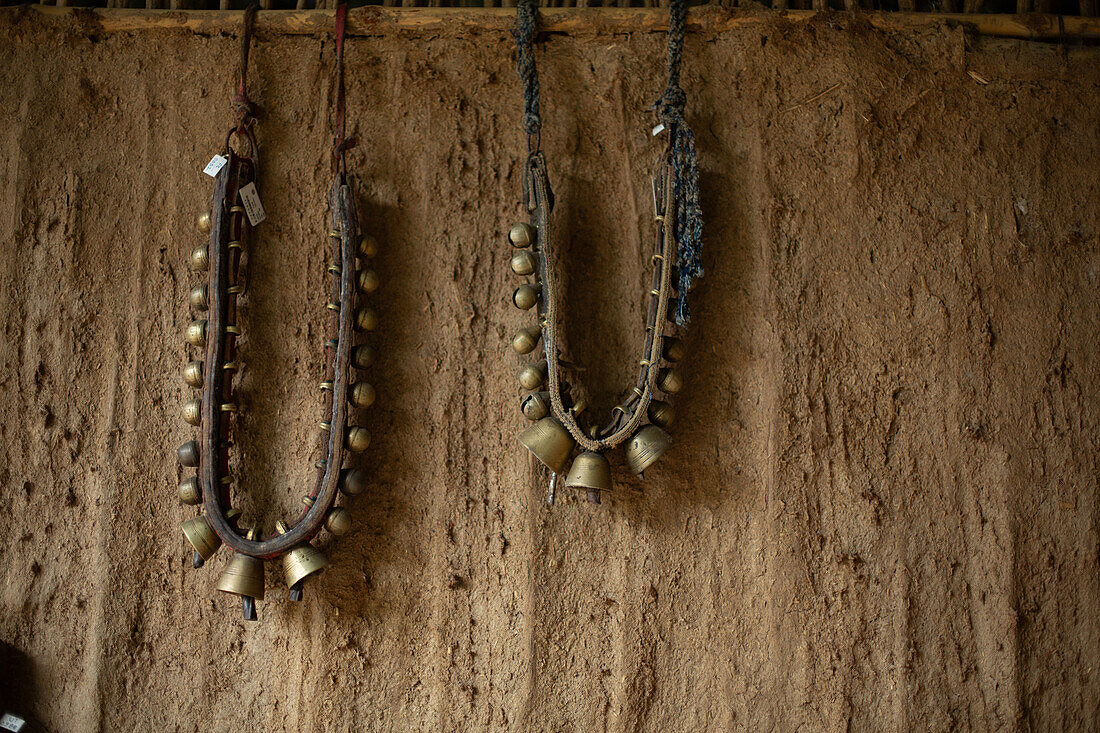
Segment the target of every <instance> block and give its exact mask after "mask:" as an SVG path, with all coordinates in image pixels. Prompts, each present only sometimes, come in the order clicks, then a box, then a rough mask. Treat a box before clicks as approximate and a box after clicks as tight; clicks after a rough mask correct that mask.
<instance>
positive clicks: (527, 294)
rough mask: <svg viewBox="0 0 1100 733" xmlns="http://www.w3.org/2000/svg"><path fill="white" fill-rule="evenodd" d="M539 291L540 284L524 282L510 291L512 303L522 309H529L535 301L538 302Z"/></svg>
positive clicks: (540, 289) (540, 290) (540, 288)
mask: <svg viewBox="0 0 1100 733" xmlns="http://www.w3.org/2000/svg"><path fill="white" fill-rule="evenodd" d="M541 292H542V287H541V286H539V285H532V284H530V283H524V284H523V285H520V286H519V287H518V288H516V289H515V291H514V292H513V293H512V305H514V306H515V307H517V308H519V309H520V310H523V311H525V310H529V309H530V308H533V307H534V306H535V303H538V302H539V293H541Z"/></svg>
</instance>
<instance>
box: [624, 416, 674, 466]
mask: <svg viewBox="0 0 1100 733" xmlns="http://www.w3.org/2000/svg"><path fill="white" fill-rule="evenodd" d="M671 447H672V438H670V437H669V436H668V433H666V432H665V431H664V430H661V429H660V428H659V427H657V426H656V425H646V426H645V427H644V428H642V429H641V430H639V431H638V432H637V433H635V434H634V437H633V438H631V439H630V442H629V443H627V445H626V465H628V466H630V470H631V471H633V472H634V473H636V474H638V475H639V476H641V475H642V472H643V471H645V470H646V469H647V468H648V467H649V466H650V465H651V464H652V463H653V462H654V461H656V460H657V459H658V458H660V457H661V455H662V454H664V452H665V451H667V450H668V449H669V448H671Z"/></svg>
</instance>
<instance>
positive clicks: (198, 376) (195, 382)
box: [183, 361, 202, 389]
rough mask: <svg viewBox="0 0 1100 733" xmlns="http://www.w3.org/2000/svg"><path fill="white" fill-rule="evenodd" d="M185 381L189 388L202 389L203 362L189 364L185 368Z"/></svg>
mask: <svg viewBox="0 0 1100 733" xmlns="http://www.w3.org/2000/svg"><path fill="white" fill-rule="evenodd" d="M183 381H184V382H186V383H187V386H188V387H194V388H195V389H198V388H200V387H202V362H201V361H192V362H188V364H187V366H185V367H184V368H183Z"/></svg>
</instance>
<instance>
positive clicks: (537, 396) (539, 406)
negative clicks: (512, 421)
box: [519, 392, 550, 421]
mask: <svg viewBox="0 0 1100 733" xmlns="http://www.w3.org/2000/svg"><path fill="white" fill-rule="evenodd" d="M519 409H520V411H521V412H522V413H523V416H524V417H525V418H527V419H528V420H531V421H535V420H541V419H542V418H544V417H546V416H547V415H549V414H550V393H549V392H534V393H532V394H529V395H527V396H526V397H524V398H523V400H522V401H521V402H520V403H519Z"/></svg>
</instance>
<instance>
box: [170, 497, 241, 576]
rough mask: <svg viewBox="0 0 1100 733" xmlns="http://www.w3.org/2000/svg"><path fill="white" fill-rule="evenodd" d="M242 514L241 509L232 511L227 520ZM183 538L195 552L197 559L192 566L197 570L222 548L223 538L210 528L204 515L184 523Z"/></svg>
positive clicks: (226, 515) (228, 512)
mask: <svg viewBox="0 0 1100 733" xmlns="http://www.w3.org/2000/svg"><path fill="white" fill-rule="evenodd" d="M240 514H241V512H240V510H239V509H230V510H229V511H227V512H226V513H225V518H226V519H228V520H233V519H236V518H237V517H238V516H240ZM183 536H184V537H186V538H187V541H188V542H190V543H191V547H193V548H194V550H195V559H194V561H193V562H192V564H193V565H194V566H195V567H196V568H201V567H202V565H203V563H204V562H206V561H207V560H209V559H210V558H211V557H212V556H213V554H214V553H215V552H217V551H218V548H219V547H221V546H222V538H221V537H218V533H217V532H215V531H214V528H213V527H211V526H210V522H209V521H207V519H206V517H204V516H202V515H199V516H197V517H192V518H191V519H188V520H187V521H186V522H184V523H183Z"/></svg>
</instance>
